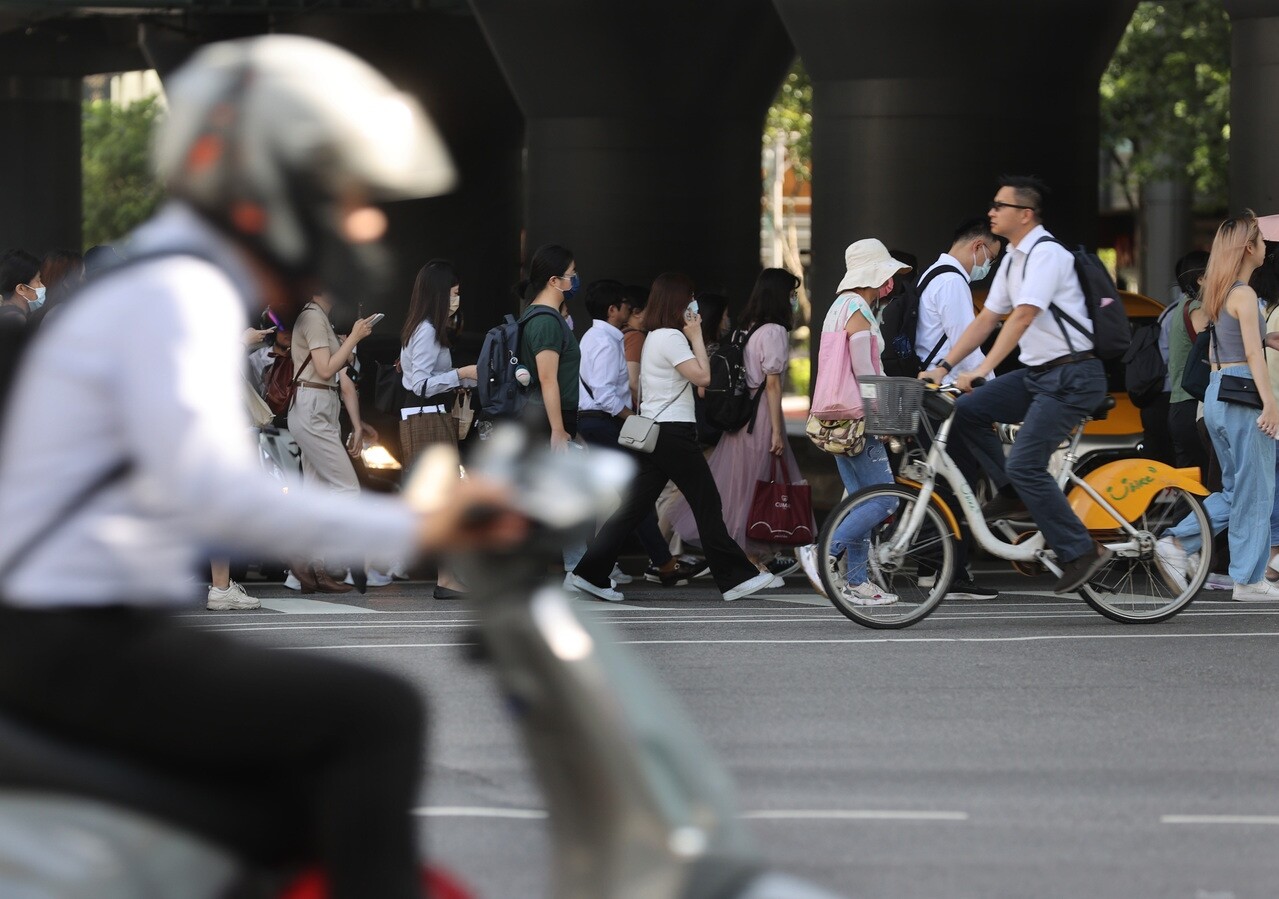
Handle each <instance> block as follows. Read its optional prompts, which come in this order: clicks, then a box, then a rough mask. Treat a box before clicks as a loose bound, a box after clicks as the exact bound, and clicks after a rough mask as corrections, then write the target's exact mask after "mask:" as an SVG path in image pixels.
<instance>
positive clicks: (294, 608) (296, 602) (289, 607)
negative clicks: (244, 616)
mask: <svg viewBox="0 0 1279 899" xmlns="http://www.w3.org/2000/svg"><path fill="white" fill-rule="evenodd" d="M260 599H261V600H262V608H264V609H270V610H271V611H273V612H284V613H286V614H289V615H376V614H377V610H376V609H366V608H364V607H363V606H348V605H343V604H342V603H337V602H330V601H328V600H324V599H302V598H301V597H298V596H263V597H260Z"/></svg>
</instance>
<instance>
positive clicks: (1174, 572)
mask: <svg viewBox="0 0 1279 899" xmlns="http://www.w3.org/2000/svg"><path fill="white" fill-rule="evenodd" d="M1265 254H1266V247H1265V243H1264V242H1263V241H1262V239H1261V230H1260V228H1259V227H1258V225H1257V217H1256V216H1255V215H1254V214H1253V213H1252V211H1251V210H1245V211H1244V213H1243V215H1240V216H1236V217H1235V218H1231V219H1227V220H1226V221H1225V222H1222V224H1221V227H1220V228H1218V229H1217V236H1216V237H1215V238H1214V239H1213V242H1212V253H1211V255H1210V256H1209V257H1208V268H1207V271H1205V272H1204V280H1203V293H1202V296H1203V311H1204V314H1205V315H1206V316H1207V318H1208V321H1209V322H1210V323H1211V324H1212V326H1213V327H1214V334H1213V339H1212V342H1211V347H1210V350H1209V361H1210V362H1211V363H1212V375H1211V379H1210V380H1209V382H1208V390H1207V392H1206V393H1205V394H1204V424H1205V425H1206V426H1207V429H1208V435H1209V437H1210V438H1211V439H1212V445H1213V449H1215V450H1216V452H1217V456H1218V458H1219V459H1220V460H1221V492H1220V493H1214V494H1212V495H1211V496H1209V497H1208V498H1207V500H1205V501H1204V507H1205V509H1206V510H1207V512H1208V517H1209V519H1210V520H1211V522H1212V530H1213V533H1214V534H1217V533H1220V532H1221V531H1223V530H1225V528H1226V524H1227V522H1228V521H1229V519H1231V518H1233V519H1234V520H1235V521H1236V522H1240V521H1243V522H1256V521H1261V520H1268V519H1269V517H1270V510H1271V506H1272V504H1273V501H1274V490H1275V435H1276V432H1279V403H1276V401H1275V397H1274V394H1273V393H1272V391H1271V389H1270V375H1269V373H1268V371H1267V369H1266V357H1265V352H1264V349H1265V347H1266V346H1269V347H1271V348H1274V349H1279V333H1272V334H1266V333H1265V322H1264V319H1263V318H1262V315H1261V310H1260V308H1259V304H1258V301H1257V293H1256V291H1254V290H1253V289H1252V288H1251V287H1249V286H1248V280H1249V279H1250V278H1251V277H1252V273H1253V272H1254V271H1256V269H1257V267H1258V266H1259V265H1261V264H1262V263H1263V262H1264V261H1265ZM1232 377H1233V378H1239V379H1244V380H1247V381H1251V382H1253V383H1254V384H1255V385H1256V393H1257V395H1258V397H1259V400H1260V403H1261V411H1260V414H1258V411H1257V409H1256V408H1255V407H1254V406H1250V405H1245V404H1241V403H1238V402H1230V401H1228V400H1226V399H1223V398H1222V379H1223V378H1232ZM1197 529H1198V526H1197V525H1196V524H1195V523H1194V522H1193V521H1191V520H1190V519H1189V518H1187V519H1186V520H1183V521H1181V522H1179V523H1178V524H1177V525H1176V526H1175V527H1173V528H1172V529H1171V530H1170V531H1169V532H1168V533H1167V534H1166V535H1165V536H1164V537H1162V538H1161V539H1160V540H1159V542H1158V544H1157V545H1156V547H1155V551H1156V554H1157V556H1158V561H1159V567H1160V570H1161V571H1162V572H1163V575H1164V578H1165V579H1166V580H1167V581H1168V582H1169V586H1170V587H1172V588H1173V589H1184V587H1185V585H1186V583H1187V571H1188V570H1189V569H1190V568H1192V567H1194V566H1193V565H1192V564H1190V557H1191V556H1193V555H1194V554H1196V553H1198V552H1199V551H1200V549H1201V547H1200V545H1199V542H1198V538H1197V536H1195V534H1196V532H1197ZM1269 550H1270V531H1269V529H1268V528H1263V527H1234V528H1231V529H1230V577H1231V578H1232V579H1233V580H1234V582H1235V588H1234V594H1233V596H1234V598H1235V599H1236V600H1240V601H1256V600H1271V599H1279V585H1275V584H1272V583H1270V582H1268V581H1267V580H1266V578H1265V569H1266V562H1267V556H1268V555H1269Z"/></svg>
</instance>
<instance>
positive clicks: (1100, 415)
mask: <svg viewBox="0 0 1279 899" xmlns="http://www.w3.org/2000/svg"><path fill="white" fill-rule="evenodd" d="M1113 408H1115V398H1114V396H1113V395H1111V394H1109V393H1108V394H1106V398H1105V399H1104V400H1102V401H1101V405H1100V406H1098V407H1097V408H1096V409H1094V410H1093V412H1092V414H1091V415H1089V416H1088V417H1089V418H1091V419H1092V420H1093V421H1102V420H1103V419H1105V417H1106V416H1107V415H1109V414H1110V410H1111V409H1113Z"/></svg>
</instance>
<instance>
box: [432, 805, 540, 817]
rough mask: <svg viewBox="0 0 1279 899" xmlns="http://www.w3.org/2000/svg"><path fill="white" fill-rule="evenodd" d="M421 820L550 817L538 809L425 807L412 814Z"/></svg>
mask: <svg viewBox="0 0 1279 899" xmlns="http://www.w3.org/2000/svg"><path fill="white" fill-rule="evenodd" d="M412 813H413V814H414V815H417V816H418V817H420V818H509V819H512V820H516V821H537V820H541V819H543V818H547V817H549V815H547V813H546V812H545V811H543V810H542V809H536V808H481V807H478V806H465V805H458V806H423V807H422V808H415V809H413V812H412Z"/></svg>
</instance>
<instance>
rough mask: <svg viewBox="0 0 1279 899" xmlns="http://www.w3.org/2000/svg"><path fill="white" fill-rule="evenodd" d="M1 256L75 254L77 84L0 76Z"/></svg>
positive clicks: (68, 80)
mask: <svg viewBox="0 0 1279 899" xmlns="http://www.w3.org/2000/svg"><path fill="white" fill-rule="evenodd" d="M0 134H3V135H5V138H4V140H3V141H0V178H2V179H3V181H2V182H0V183H2V189H3V191H4V198H5V205H4V208H5V214H4V215H3V216H0V252H3V251H4V250H6V249H9V248H12V247H22V248H24V249H26V250H29V251H31V252H32V253H35V254H36V255H37V256H42V255H44V253H45V251H47V250H50V249H54V248H57V247H67V248H69V249H73V250H78V249H80V230H81V228H80V218H81V213H80V209H81V198H80V79H79V78H65V77H62V78H58V77H35V76H29V75H0Z"/></svg>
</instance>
